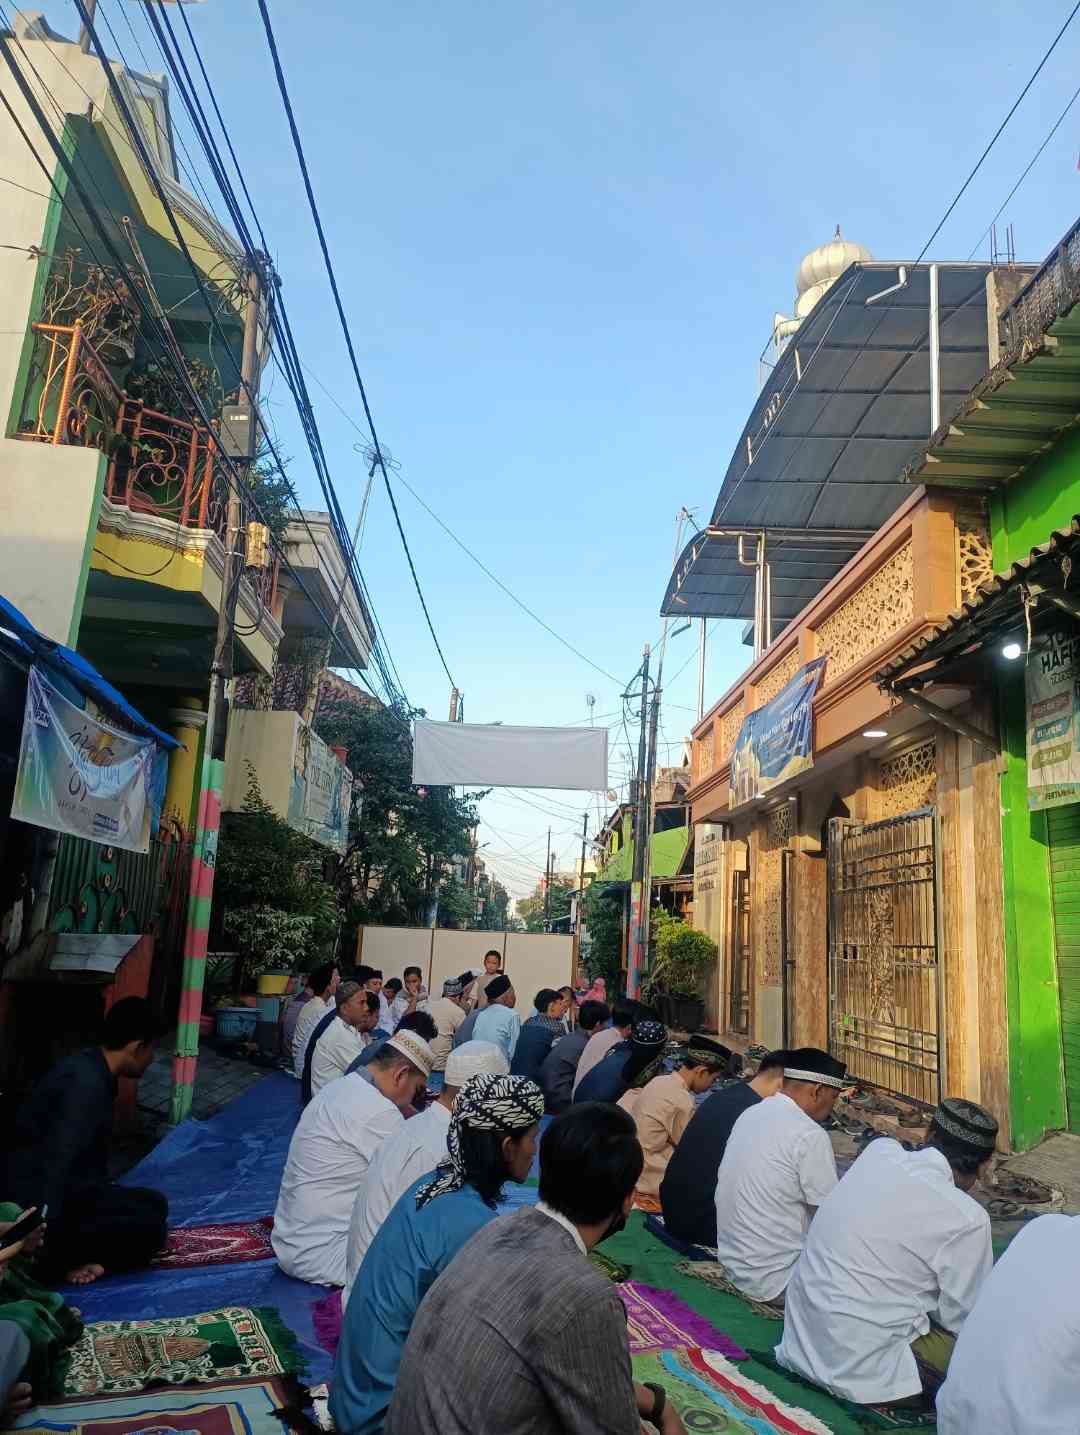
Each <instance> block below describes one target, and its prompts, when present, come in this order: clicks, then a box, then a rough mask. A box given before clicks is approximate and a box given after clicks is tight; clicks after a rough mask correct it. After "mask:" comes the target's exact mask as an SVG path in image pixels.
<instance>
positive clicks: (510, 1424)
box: [384, 1102, 686, 1435]
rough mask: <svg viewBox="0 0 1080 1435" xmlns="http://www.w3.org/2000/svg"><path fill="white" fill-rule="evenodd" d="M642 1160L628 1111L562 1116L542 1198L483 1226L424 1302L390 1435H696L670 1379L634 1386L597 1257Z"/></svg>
mask: <svg viewBox="0 0 1080 1435" xmlns="http://www.w3.org/2000/svg"><path fill="white" fill-rule="evenodd" d="M641 1168H642V1155H641V1147H640V1145H639V1144H638V1140H637V1136H636V1134H635V1131H634V1123H633V1120H632V1119H631V1118H630V1117H629V1116H628V1115H627V1113H626V1112H625V1111H621V1110H620V1109H619V1108H618V1107H616V1106H610V1105H606V1104H601V1103H592V1102H582V1103H580V1104H578V1105H577V1106H574V1107H572V1108H571V1109H570V1110H569V1111H567V1112H565V1113H564V1114H563V1115H562V1116H559V1117H557V1118H556V1120H555V1121H553V1122H552V1124H551V1126H550V1127H549V1128H548V1130H547V1132H546V1133H545V1134H544V1137H543V1140H542V1142H541V1146H540V1201H539V1203H538V1204H537V1205H536V1206H535V1207H526V1208H524V1209H521V1210H518V1211H515V1212H513V1213H511V1214H510V1215H506V1216H500V1217H499V1218H498V1219H497V1220H494V1221H492V1222H491V1223H490V1224H489V1225H488V1226H486V1227H485V1228H484V1230H482V1231H480V1232H478V1233H477V1234H476V1235H475V1236H474V1237H473V1238H472V1239H471V1240H470V1241H468V1242H467V1243H466V1244H465V1245H464V1246H463V1247H462V1249H461V1250H460V1251H459V1253H458V1254H457V1256H455V1258H454V1260H453V1261H452V1262H451V1263H450V1265H449V1266H448V1267H447V1269H446V1270H445V1271H444V1272H443V1273H442V1275H441V1276H440V1277H439V1278H438V1280H437V1281H436V1282H435V1284H434V1285H433V1286H432V1287H431V1290H430V1291H429V1292H428V1294H427V1296H426V1297H425V1299H424V1301H423V1303H422V1305H421V1306H420V1309H419V1311H418V1313H417V1316H416V1320H415V1321H414V1322H413V1326H412V1331H411V1333H410V1335H409V1340H408V1344H407V1345H406V1347H405V1354H404V1358H403V1360H402V1363H401V1369H400V1372H399V1375H398V1382H397V1388H396V1390H395V1392H394V1398H393V1402H392V1404H391V1406H390V1411H389V1415H388V1417H387V1420H386V1424H385V1426H384V1435H640V1432H641V1430H642V1424H643V1421H644V1422H647V1423H646V1428H648V1426H649V1425H651V1426H653V1427H654V1428H655V1429H656V1430H659V1431H660V1432H661V1435H686V1431H685V1427H684V1425H683V1423H682V1420H681V1419H680V1418H679V1416H678V1414H677V1413H676V1412H675V1410H674V1409H673V1407H672V1406H670V1405H668V1404H667V1399H666V1396H665V1394H664V1391H663V1389H662V1388H661V1387H660V1386H652V1385H650V1386H649V1387H643V1386H638V1385H635V1383H634V1380H633V1377H632V1373H631V1367H630V1352H629V1348H628V1344H627V1335H626V1313H625V1311H624V1309H623V1305H622V1302H621V1300H620V1299H619V1295H618V1291H617V1290H616V1288H615V1286H614V1285H613V1284H612V1283H611V1281H609V1280H608V1279H607V1278H606V1277H605V1276H603V1275H601V1274H600V1272H599V1271H597V1270H595V1269H594V1267H593V1266H591V1265H590V1264H589V1261H588V1259H587V1256H588V1252H589V1250H590V1249H591V1248H592V1247H593V1246H595V1245H597V1244H598V1243H599V1242H600V1241H602V1240H603V1239H604V1237H605V1236H607V1235H609V1234H611V1233H612V1232H614V1231H616V1230H621V1229H622V1227H623V1226H624V1225H625V1223H626V1217H627V1215H628V1214H629V1211H630V1207H631V1205H632V1203H633V1197H634V1187H635V1186H636V1184H637V1180H638V1177H639V1176H640V1175H641Z"/></svg>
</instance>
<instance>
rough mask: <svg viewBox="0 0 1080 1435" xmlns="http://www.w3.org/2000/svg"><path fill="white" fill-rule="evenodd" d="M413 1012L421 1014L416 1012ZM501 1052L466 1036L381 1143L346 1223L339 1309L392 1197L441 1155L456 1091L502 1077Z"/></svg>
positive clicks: (442, 1158) (504, 1071) (346, 1300)
mask: <svg viewBox="0 0 1080 1435" xmlns="http://www.w3.org/2000/svg"><path fill="white" fill-rule="evenodd" d="M416 1015H417V1016H421V1015H423V1013H421V1012H417V1013H416ZM508 1075H509V1070H508V1068H507V1063H506V1057H505V1056H503V1054H502V1052H501V1051H500V1049H499V1048H498V1047H497V1046H492V1044H491V1043H490V1042H489V1041H469V1042H466V1043H465V1045H464V1046H459V1047H458V1048H457V1049H456V1050H455V1051H452V1052H451V1053H450V1058H449V1060H448V1061H447V1063H446V1079H445V1082H444V1083H443V1089H442V1091H441V1092H440V1093H439V1095H438V1096H437V1097H436V1099H435V1100H434V1101H433V1102H432V1103H431V1104H430V1105H429V1106H428V1107H427V1108H426V1109H425V1110H424V1111H422V1112H421V1113H420V1114H419V1115H418V1116H414V1117H413V1118H412V1120H411V1121H406V1122H405V1124H404V1126H402V1127H401V1129H400V1130H399V1131H396V1132H395V1133H394V1135H393V1136H390V1137H388V1138H387V1140H385V1141H384V1142H383V1144H382V1145H381V1146H380V1147H379V1149H378V1151H377V1152H376V1154H375V1159H374V1160H373V1161H372V1163H371V1165H370V1166H369V1167H368V1169H367V1171H366V1172H365V1173H364V1176H363V1177H362V1178H361V1180H360V1184H359V1185H358V1186H357V1188H356V1199H355V1201H354V1202H353V1208H352V1218H351V1220H350V1222H349V1252H348V1261H347V1265H346V1276H345V1290H344V1293H343V1295H342V1297H341V1303H342V1309H344V1308H345V1306H347V1305H348V1303H349V1292H350V1291H351V1290H352V1286H353V1282H354V1281H355V1280H356V1273H357V1271H358V1270H359V1269H360V1263H361V1261H362V1260H363V1259H364V1256H365V1255H366V1254H367V1249H368V1247H369V1246H370V1245H371V1242H372V1241H373V1240H374V1239H375V1233H376V1232H377V1231H378V1230H379V1229H380V1227H381V1226H382V1224H383V1222H384V1221H385V1220H386V1218H387V1216H388V1215H389V1214H390V1212H391V1211H392V1210H393V1208H394V1204H395V1203H396V1201H397V1200H398V1198H399V1197H400V1196H401V1195H403V1194H404V1192H405V1191H406V1190H408V1188H409V1187H410V1186H411V1185H412V1183H413V1182H414V1181H415V1180H416V1179H417V1178H418V1177H419V1176H423V1175H424V1174H425V1172H428V1171H433V1170H434V1169H435V1167H436V1166H438V1164H439V1163H440V1161H445V1160H446V1138H447V1133H448V1132H449V1130H450V1115H451V1113H452V1112H453V1109H454V1102H455V1101H456V1099H457V1095H458V1092H459V1091H460V1090H461V1088H462V1087H463V1086H464V1085H465V1083H466V1082H467V1081H468V1080H469V1078H470V1077H473V1076H508Z"/></svg>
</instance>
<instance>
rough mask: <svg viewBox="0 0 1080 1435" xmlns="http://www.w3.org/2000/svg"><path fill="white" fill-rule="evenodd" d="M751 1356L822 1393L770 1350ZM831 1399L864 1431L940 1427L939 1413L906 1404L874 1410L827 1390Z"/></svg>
mask: <svg viewBox="0 0 1080 1435" xmlns="http://www.w3.org/2000/svg"><path fill="white" fill-rule="evenodd" d="M751 1358H752V1359H753V1360H756V1361H757V1362H758V1363H759V1364H760V1365H764V1366H765V1367H766V1369H768V1370H775V1371H776V1372H777V1374H778V1375H782V1376H783V1377H784V1379H785V1380H793V1381H794V1382H795V1384H796V1385H801V1386H802V1388H803V1389H804V1390H815V1391H818V1392H819V1393H820V1392H821V1387H820V1386H819V1385H815V1384H814V1382H813V1381H812V1380H807V1379H806V1378H805V1377H804V1376H802V1375H797V1374H796V1373H795V1371H793V1370H788V1368H787V1366H786V1365H781V1364H780V1362H779V1361H778V1360H777V1358H776V1355H775V1354H774V1352H773V1351H771V1350H755V1351H753V1352H752V1355H751ZM825 1393H826V1394H828V1395H829V1398H830V1399H831V1400H835V1401H836V1403H837V1405H839V1406H840V1407H841V1408H842V1409H844V1410H846V1411H847V1412H848V1414H849V1415H851V1416H852V1417H853V1418H854V1419H856V1420H858V1422H859V1423H860V1425H862V1427H863V1429H864V1430H935V1429H936V1428H937V1416H936V1415H935V1414H934V1413H933V1412H930V1413H928V1414H927V1413H924V1412H923V1411H921V1410H905V1409H904V1407H903V1406H902V1405H901V1406H897V1405H891V1406H887V1407H881V1406H879V1407H877V1408H875V1409H871V1408H870V1407H869V1406H867V1405H856V1404H855V1402H854V1401H852V1400H843V1399H841V1397H840V1396H839V1395H833V1394H832V1392H831V1391H826V1392H825Z"/></svg>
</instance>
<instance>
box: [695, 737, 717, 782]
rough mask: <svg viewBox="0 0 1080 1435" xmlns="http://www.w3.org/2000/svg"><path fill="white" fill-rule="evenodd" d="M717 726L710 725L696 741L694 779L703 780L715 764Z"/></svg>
mask: <svg viewBox="0 0 1080 1435" xmlns="http://www.w3.org/2000/svg"><path fill="white" fill-rule="evenodd" d="M715 742H716V728H715V727H712V726H711V727H709V729H708V730H707V731H706V732H703V733H702V734H701V736H700V737H699V738H697V739H696V740H695V742H694V780H695V781H696V782H703V781H704V779H705V778H706V777H708V775H709V773H710V772H712V770H713V767H714V766H715V757H714V749H715Z"/></svg>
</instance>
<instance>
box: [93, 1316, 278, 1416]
mask: <svg viewBox="0 0 1080 1435" xmlns="http://www.w3.org/2000/svg"><path fill="white" fill-rule="evenodd" d="M303 1370H304V1361H303V1359H302V1357H301V1355H300V1349H299V1346H298V1345H297V1342H296V1337H295V1336H294V1335H293V1333H292V1331H291V1330H289V1328H288V1326H286V1325H285V1324H284V1323H283V1321H282V1320H281V1317H280V1315H279V1314H278V1312H277V1311H276V1310H275V1309H273V1308H272V1307H270V1306H261V1307H259V1308H257V1309H248V1308H247V1307H246V1306H225V1307H224V1308H223V1309H221V1310H211V1311H206V1312H204V1313H203V1314H202V1315H188V1316H166V1317H163V1318H160V1319H157V1320H98V1321H95V1322H94V1323H93V1324H92V1325H88V1326H87V1327H86V1331H85V1333H84V1334H83V1336H82V1338H81V1339H80V1340H79V1341H78V1343H77V1344H76V1345H75V1346H74V1347H73V1348H72V1350H71V1352H70V1359H69V1363H68V1368H67V1374H66V1378H65V1381H64V1395H65V1396H66V1397H68V1398H73V1397H76V1396H87V1395H117V1394H120V1393H122V1392H131V1391H136V1390H145V1389H147V1387H148V1386H152V1385H209V1384H214V1383H216V1382H218V1381H222V1380H244V1379H249V1378H250V1377H252V1376H273V1375H299V1374H302V1373H303Z"/></svg>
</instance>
